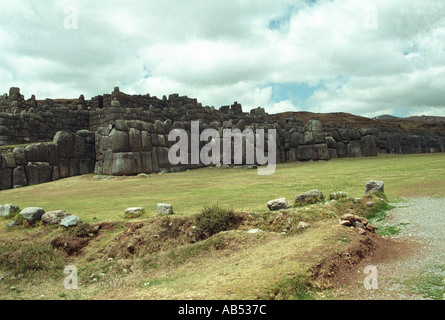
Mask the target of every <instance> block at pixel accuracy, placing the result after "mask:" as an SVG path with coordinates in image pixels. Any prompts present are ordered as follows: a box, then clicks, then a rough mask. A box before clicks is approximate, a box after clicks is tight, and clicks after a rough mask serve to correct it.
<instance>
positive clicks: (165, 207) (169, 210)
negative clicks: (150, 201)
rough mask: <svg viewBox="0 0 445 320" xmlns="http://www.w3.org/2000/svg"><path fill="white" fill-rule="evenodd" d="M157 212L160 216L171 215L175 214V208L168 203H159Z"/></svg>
mask: <svg viewBox="0 0 445 320" xmlns="http://www.w3.org/2000/svg"><path fill="white" fill-rule="evenodd" d="M157 211H158V214H159V215H170V214H173V206H172V205H171V204H166V203H158V206H157Z"/></svg>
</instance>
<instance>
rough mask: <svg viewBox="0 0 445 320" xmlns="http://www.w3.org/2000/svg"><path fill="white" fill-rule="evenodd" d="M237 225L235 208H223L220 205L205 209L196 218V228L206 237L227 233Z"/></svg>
mask: <svg viewBox="0 0 445 320" xmlns="http://www.w3.org/2000/svg"><path fill="white" fill-rule="evenodd" d="M235 224H236V216H235V211H234V210H233V208H228V209H225V208H221V207H220V206H218V205H213V206H211V207H207V206H206V207H204V209H202V210H201V212H200V213H199V214H198V216H197V217H196V227H197V228H198V230H199V231H200V232H201V234H202V236H204V237H211V236H212V235H214V234H216V233H218V232H222V231H227V230H228V229H229V228H230V227H231V226H233V225H235Z"/></svg>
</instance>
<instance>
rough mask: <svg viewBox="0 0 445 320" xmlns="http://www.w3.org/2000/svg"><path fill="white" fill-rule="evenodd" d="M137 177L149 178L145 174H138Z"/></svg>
mask: <svg viewBox="0 0 445 320" xmlns="http://www.w3.org/2000/svg"><path fill="white" fill-rule="evenodd" d="M137 176H138V177H139V178H148V177H149V175H148V174H146V173H139V174H138V175H137Z"/></svg>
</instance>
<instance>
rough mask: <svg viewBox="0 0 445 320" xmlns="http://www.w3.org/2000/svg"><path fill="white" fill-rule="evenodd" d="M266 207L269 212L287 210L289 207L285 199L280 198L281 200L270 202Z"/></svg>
mask: <svg viewBox="0 0 445 320" xmlns="http://www.w3.org/2000/svg"><path fill="white" fill-rule="evenodd" d="M267 207H268V208H269V210H271V211H277V210H282V209H288V208H289V207H290V205H289V202H288V201H287V199H286V198H281V199H275V200H270V201H269V202H268V203H267Z"/></svg>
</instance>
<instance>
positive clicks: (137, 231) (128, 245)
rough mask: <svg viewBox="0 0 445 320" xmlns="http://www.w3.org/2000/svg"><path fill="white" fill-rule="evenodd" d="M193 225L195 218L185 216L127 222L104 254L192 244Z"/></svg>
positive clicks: (121, 254)
mask: <svg viewBox="0 0 445 320" xmlns="http://www.w3.org/2000/svg"><path fill="white" fill-rule="evenodd" d="M193 225H194V220H193V219H191V218H186V217H165V218H160V219H155V220H151V221H143V222H132V223H131V222H130V223H126V224H125V225H124V226H125V228H126V229H127V230H125V231H124V232H122V233H121V234H120V235H119V236H117V237H116V238H115V239H114V240H113V241H112V243H111V244H110V246H109V247H108V248H105V249H104V252H103V253H105V254H106V255H107V256H108V257H110V258H116V257H120V258H130V257H131V256H135V255H143V254H150V253H155V252H159V251H164V250H168V249H171V248H174V247H176V246H180V245H184V244H188V243H194V242H196V240H197V239H196V230H195V229H194V228H193Z"/></svg>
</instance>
